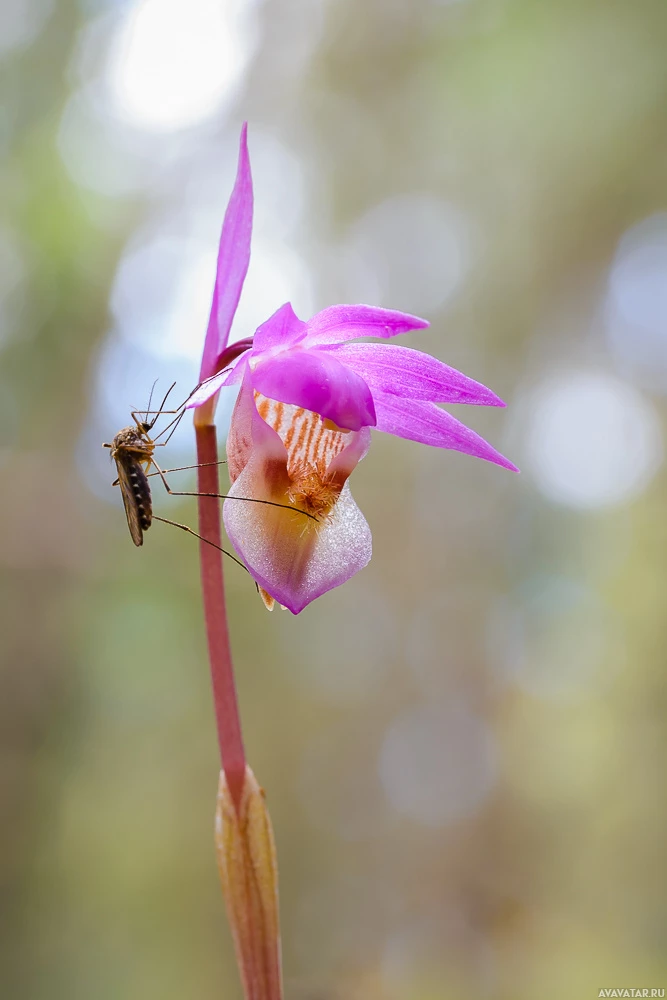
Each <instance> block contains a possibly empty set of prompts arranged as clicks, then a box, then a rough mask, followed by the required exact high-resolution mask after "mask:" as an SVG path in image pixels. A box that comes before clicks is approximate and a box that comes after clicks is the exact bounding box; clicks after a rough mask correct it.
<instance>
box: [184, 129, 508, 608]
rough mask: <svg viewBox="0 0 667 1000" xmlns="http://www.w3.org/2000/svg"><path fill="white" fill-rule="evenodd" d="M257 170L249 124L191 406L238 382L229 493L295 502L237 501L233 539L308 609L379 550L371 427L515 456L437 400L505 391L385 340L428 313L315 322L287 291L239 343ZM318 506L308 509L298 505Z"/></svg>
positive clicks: (229, 519)
mask: <svg viewBox="0 0 667 1000" xmlns="http://www.w3.org/2000/svg"><path fill="white" fill-rule="evenodd" d="M252 205H253V194H252V180H251V175H250V164H249V159H248V150H247V139H246V126H244V127H243V131H242V133H241V148H240V156H239V166H238V173H237V177H236V183H235V186H234V190H233V192H232V196H231V199H230V202H229V205H228V208H227V213H226V215H225V221H224V225H223V229H222V235H221V239H220V251H219V256H218V269H217V277H216V283H215V288H214V293H213V304H212V309H211V318H210V321H209V326H208V332H207V336H206V344H205V347H204V356H203V360H202V369H201V378H202V380H205V381H204V382H203V384H202V385H201V386H200V387H199V388H198V389H197V390H196V392H195V393H194V394H193V395H192V397H191V398H190V400H189V401H188V404H187V405H188V406H189V407H202V406H204V407H206V405H207V404H208V406H209V407H210V406H211V405H214V401H215V397H216V394H217V393H218V391H219V390H220V389H221V388H222V387H224V386H230V385H233V384H240V386H241V388H240V392H239V395H238V399H237V402H236V406H235V409H234V413H233V416H232V421H231V426H230V430H229V436H228V440H227V457H228V461H229V473H230V479H231V481H232V487H231V490H230V494H229V495H230V497H252V498H256V499H261V500H270V501H273V502H274V503H281V504H292V505H294V508H295V511H294V512H290V511H289V510H285V509H284V508H279V507H272V506H268V505H264V504H254V503H234V502H233V501H225V504H224V507H223V517H224V523H225V528H226V530H227V533H228V535H229V538H230V540H231V542H232V544H233V546H234V548H235V549H236V551H237V552H238V553H239V555H240V556H241V558H242V559H243V561H244V562H245V564H246V566H247V567H248V569H249V571H250V573H251V574H252V576H253V577H254V579H255V580H256V581H257V583H258V584H259V585H260V587H261V588H262V590H263V591H264V592H265V599H266V600H267V603H268V604H269V606H270V605H271V604H272V599H275V600H277V601H279V603H280V604H282V605H284V606H285V607H287V608H289V610H290V611H292V612H293V613H294V614H298V613H299V612H300V611H301V610H303V608H304V607H306V605H308V604H310V602H311V601H313V600H314V599H315V598H316V597H319V596H320V595H322V594H324V593H326V591H328V590H331V589H332V588H333V587H337V586H338V585H339V584H341V583H344V582H345V581H346V580H348V579H349V578H350V577H351V576H353V575H354V574H355V573H357V572H358V571H359V570H360V569H363V567H364V566H365V565H366V564H367V563H368V561H369V559H370V557H371V534H370V529H369V527H368V524H367V522H366V520H365V518H364V516H363V514H362V513H361V511H360V510H359V508H358V507H357V505H356V503H355V501H354V499H353V498H352V494H351V492H350V488H349V484H348V479H349V476H350V474H351V473H352V471H353V470H354V468H355V466H356V465H357V463H358V462H359V461H360V460H361V459H362V458H363V457H364V455H365V454H366V452H367V451H368V448H369V445H370V428H371V427H375V429H376V430H379V431H383V432H385V433H387V434H394V435H396V436H397V437H403V438H407V439H409V440H411V441H418V442H422V443H423V444H428V445H432V446H434V447H437V448H449V449H453V450H455V451H460V452H465V453H466V454H468V455H473V456H475V457H477V458H483V459H486V460H487V461H489V462H495V463H496V464H497V465H502V466H504V467H505V468H507V469H511V470H513V471H516V467H515V466H514V465H513V464H512V463H511V462H509V461H508V460H507V459H506V458H504V457H503V456H502V455H501V454H500V453H499V452H498V451H496V450H495V448H493V447H492V446H491V445H490V444H488V443H487V442H486V441H485V440H484V439H483V438H481V437H480V436H479V435H478V434H476V433H475V432H474V431H472V430H470V428H468V427H466V426H465V425H464V424H462V423H461V422H460V421H459V420H457V419H456V418H455V417H453V416H452V415H451V414H450V413H448V412H446V411H445V410H442V409H440V407H439V406H438V405H437V404H438V403H467V404H473V405H484V406H504V405H505V404H504V403H503V402H502V400H500V399H499V398H498V396H496V395H495V394H494V393H493V392H491V390H489V389H487V388H486V387H485V386H483V385H481V384H480V383H479V382H475V381H473V380H472V379H470V378H468V377H467V376H465V375H463V374H461V372H458V371H456V370H455V369H454V368H450V367H449V366H448V365H445V364H443V362H441V361H439V360H437V359H436V358H433V357H431V356H430V355H427V354H423V353H421V352H420V351H415V350H412V349H410V348H406V347H399V346H395V345H393V344H386V343H350V341H353V340H356V339H357V338H360V337H375V338H382V339H383V340H386V339H387V338H391V337H395V336H396V335H398V334H402V333H407V332H408V331H409V330H417V329H423V328H424V327H427V326H428V325H429V324H428V322H427V321H426V320H423V319H419V318H418V317H417V316H411V315H409V314H406V313H401V312H395V311H393V310H388V309H380V308H375V307H373V306H368V305H337V306H330V307H329V308H328V309H324V310H322V311H321V312H319V313H317V314H316V315H315V316H313V317H312V319H310V320H308V321H307V322H304V321H302V320H300V319H298V317H297V316H296V315H295V313H294V311H293V309H292V307H291V305H290V304H289V303H287V304H285V305H284V306H282V307H281V308H280V309H278V310H277V312H276V313H274V315H273V316H272V317H271V318H270V319H268V320H267V321H266V322H265V323H263V324H262V325H261V326H260V327H259V328H258V329H257V331H256V332H255V335H254V337H253V338H251V339H248V340H244V341H241V342H239V343H237V344H233V345H231V347H228V338H229V332H230V329H231V325H232V321H233V317H234V313H235V311H236V307H237V305H238V301H239V298H240V295H241V289H242V286H243V281H244V279H245V275H246V272H247V269H248V263H249V259H250V235H251V229H252ZM297 510H299V511H305V512H307V513H309V514H311V515H314V517H315V518H316V519H317V520H314V519H307V518H304V517H301V516H299V515H298V514H297V513H296V511H297Z"/></svg>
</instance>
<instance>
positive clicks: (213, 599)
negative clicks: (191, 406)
mask: <svg viewBox="0 0 667 1000" xmlns="http://www.w3.org/2000/svg"><path fill="white" fill-rule="evenodd" d="M202 409H203V408H202ZM197 416H203V414H201V411H200V412H198V414H197ZM195 433H196V438H197V461H198V463H199V469H198V472H197V477H198V490H199V492H200V493H220V492H221V491H220V486H219V476H218V466H217V464H215V463H217V461H218V445H217V435H216V429H215V424H213V423H212V422H211V423H208V422H206V423H205V422H204V421H201V420H197V419H195ZM198 508H199V534H200V535H202V536H203V537H204V538H207V539H208V540H209V541H211V542H213V543H214V545H218V546H220V545H221V544H222V538H221V530H220V501H219V500H217V499H216V498H214V497H205V496H200V497H199V498H198ZM199 555H200V559H201V581H202V591H203V596H204V618H205V621H206V637H207V640H208V653H209V660H210V665H211V682H212V685H213V704H214V707H215V721H216V725H217V730H218V743H219V746H220V758H221V761H222V769H223V771H224V772H225V777H226V779H227V786H228V788H229V793H230V795H231V797H232V800H233V802H234V804H235V805H236V806H237V808H238V807H239V805H240V802H241V794H242V791H243V785H244V781H245V770H246V759H245V750H244V748H243V736H242V734H241V719H240V716H239V707H238V698H237V695H236V684H235V681H234V668H233V666H232V653H231V647H230V643H229V628H228V625H227V611H226V606H225V585H224V578H223V571H222V553H220V552H219V551H218V550H217V549H215V548H213V546H212V545H207V544H206V543H205V542H200V543H199Z"/></svg>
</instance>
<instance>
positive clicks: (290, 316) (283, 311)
mask: <svg viewBox="0 0 667 1000" xmlns="http://www.w3.org/2000/svg"><path fill="white" fill-rule="evenodd" d="M305 333H306V324H305V323H304V322H303V320H300V319H299V317H298V316H297V315H296V314H295V312H294V310H293V309H292V306H291V305H290V303H289V302H286V303H285V305H284V306H281V307H280V309H278V310H277V311H276V312H274V314H273V316H271V318H270V319H267V321H266V323H262V325H261V326H258V327H257V330H256V332H255V336H254V338H253V350H254V351H255V352H256V353H258V352H260V351H266V350H270V348H272V347H287V346H288V345H289V344H292V343H294V341H296V340H299V339H300V338H301V337H303V336H304V335H305Z"/></svg>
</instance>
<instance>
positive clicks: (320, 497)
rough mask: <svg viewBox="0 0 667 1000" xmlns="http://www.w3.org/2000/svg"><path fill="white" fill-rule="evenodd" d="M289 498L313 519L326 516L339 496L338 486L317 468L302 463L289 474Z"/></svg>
mask: <svg viewBox="0 0 667 1000" xmlns="http://www.w3.org/2000/svg"><path fill="white" fill-rule="evenodd" d="M291 479H292V485H291V487H290V489H289V498H290V500H291V501H292V503H294V504H296V505H297V506H298V507H300V508H301V510H306V511H307V512H308V513H309V514H313V515H315V517H318V516H322V515H325V514H328V513H329V511H330V510H331V508H332V507H333V505H334V504H335V503H336V501H337V500H338V497H339V496H340V490H341V487H340V484H339V483H336V482H334V480H333V478H332V477H331V476H328V475H327V473H326V472H325V471H324V469H323V467H322V464H321V463H318V466H317V467H316V466H314V465H311V464H309V463H303V464H302V465H299V466H297V467H296V468H295V469H294V470H293V471H292V472H291Z"/></svg>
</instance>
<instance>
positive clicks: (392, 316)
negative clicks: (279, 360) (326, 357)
mask: <svg viewBox="0 0 667 1000" xmlns="http://www.w3.org/2000/svg"><path fill="white" fill-rule="evenodd" d="M428 325H429V324H428V322H427V321H426V320H425V319H420V318H419V316H411V315H410V314H409V313H402V312H396V311H395V310H393V309H377V308H375V306H364V305H355V306H329V308H328V309H323V310H322V312H319V313H317V315H316V316H313V318H312V319H310V320H308V324H307V326H308V334H307V336H306V341H305V346H306V347H314V346H315V345H319V344H341V343H343V341H345V340H355V339H356V338H357V337H395V336H396V335H397V334H399V333H407V332H408V330H422V329H424V328H425V327H427V326H428Z"/></svg>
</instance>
